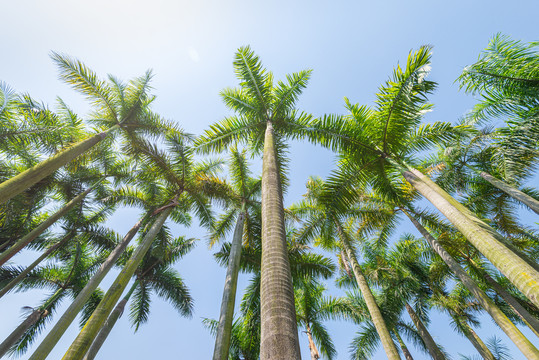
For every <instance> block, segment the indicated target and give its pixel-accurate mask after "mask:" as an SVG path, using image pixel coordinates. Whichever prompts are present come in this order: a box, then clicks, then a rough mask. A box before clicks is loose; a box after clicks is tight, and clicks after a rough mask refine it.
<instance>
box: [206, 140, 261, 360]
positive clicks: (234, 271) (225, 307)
mask: <svg viewBox="0 0 539 360" xmlns="http://www.w3.org/2000/svg"><path fill="white" fill-rule="evenodd" d="M229 167H230V175H231V181H232V186H229V187H227V188H225V189H224V192H225V193H226V196H225V198H226V199H225V200H226V207H227V210H226V212H225V213H224V214H223V215H222V216H221V218H220V220H219V222H218V223H217V224H216V225H215V226H214V229H213V231H212V234H211V239H212V242H214V241H216V240H218V239H219V238H220V237H222V236H223V235H224V234H225V233H226V231H227V230H228V229H230V227H231V225H232V221H233V219H234V217H237V220H236V226H235V230H234V236H233V239H232V245H231V248H230V250H231V253H230V257H229V259H230V262H229V263H228V267H227V272H226V280H225V288H224V291H223V300H222V301H221V314H220V316H219V325H218V326H217V329H216V331H217V332H216V337H215V348H214V351H213V359H214V360H219V359H221V360H226V359H228V352H229V347H230V337H231V334H232V321H233V318H234V303H235V298H236V287H237V282H238V273H239V269H240V258H241V248H242V240H243V238H244V237H247V238H249V237H250V236H252V235H251V234H249V232H248V231H247V232H245V230H244V228H245V226H244V223H245V222H247V226H246V228H247V229H250V228H251V225H250V224H249V222H250V219H249V212H248V210H249V208H250V207H253V206H257V207H259V206H260V205H259V201H258V199H257V197H258V196H259V195H260V184H261V182H260V180H258V179H254V178H252V177H251V176H250V171H249V168H248V164H247V161H246V159H245V151H243V152H241V153H240V152H239V151H238V150H237V149H232V150H231V156H230V161H229ZM224 195H225V194H224ZM247 240H249V239H247Z"/></svg>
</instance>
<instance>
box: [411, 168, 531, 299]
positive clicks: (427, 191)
mask: <svg viewBox="0 0 539 360" xmlns="http://www.w3.org/2000/svg"><path fill="white" fill-rule="evenodd" d="M402 173H403V176H404V177H405V178H406V180H408V182H409V183H410V184H411V185H412V186H413V187H414V188H415V189H416V190H417V191H419V193H421V195H423V196H424V197H425V198H426V199H427V200H429V201H430V202H431V203H432V204H433V205H434V206H435V207H436V208H437V209H438V210H439V211H440V212H441V213H442V214H444V216H445V217H447V219H449V221H451V222H452V223H453V225H455V227H456V228H457V229H458V230H459V231H460V232H461V233H462V234H463V235H464V236H465V237H466V238H467V239H468V241H470V242H471V243H472V245H473V246H475V247H476V248H477V249H478V250H479V251H480V252H481V253H482V254H483V255H484V256H485V257H486V258H487V259H488V260H489V261H490V262H491V263H492V264H493V265H494V266H496V267H497V268H498V269H499V270H500V271H501V272H502V274H504V275H505V276H506V277H507V278H508V279H509V280H510V281H511V282H512V283H513V284H514V285H515V286H516V287H517V288H518V289H519V290H520V291H521V292H522V293H523V294H524V295H526V297H527V298H528V299H530V301H532V302H533V303H534V304H535V305H537V306H539V272H538V271H537V270H536V269H534V268H533V267H532V266H531V265H530V264H528V263H527V262H526V261H525V260H523V259H522V258H521V257H519V256H518V255H516V254H515V253H514V252H513V251H511V250H510V249H508V248H507V246H505V245H504V244H503V242H502V241H500V240H499V239H497V238H496V237H499V235H497V234H496V232H495V231H494V230H493V229H492V228H490V227H489V226H488V225H487V224H485V223H484V222H483V221H481V220H480V219H479V218H477V217H476V216H475V215H474V214H473V213H472V212H471V211H469V210H468V209H467V208H466V207H464V206H463V205H462V204H460V203H459V202H457V201H456V200H455V199H453V197H451V196H450V195H449V194H448V193H446V192H445V191H444V190H443V189H442V188H440V187H439V186H438V185H436V184H435V183H434V182H433V181H432V180H430V179H429V178H428V177H427V176H425V175H424V174H422V173H421V172H420V171H418V170H416V169H413V168H409V169H408V170H403V172H402Z"/></svg>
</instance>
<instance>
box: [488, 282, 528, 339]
mask: <svg viewBox="0 0 539 360" xmlns="http://www.w3.org/2000/svg"><path fill="white" fill-rule="evenodd" d="M483 276H484V277H485V280H486V281H487V282H488V283H489V284H490V286H492V288H493V289H494V290H495V291H496V292H497V293H498V295H500V296H501V298H502V299H503V300H504V301H505V302H506V303H507V304H508V305H509V306H511V308H512V309H513V311H514V312H515V313H516V314H517V315H518V317H519V318H520V319H521V320H522V321H523V322H524V323H525V324H526V325H528V327H529V328H530V329H531V331H533V333H534V334H535V335H537V336H538V337H539V320H537V319H536V318H535V317H534V316H533V315H532V314H530V313H529V312H528V310H526V309H525V308H524V307H523V306H522V305H520V303H519V302H518V301H517V299H515V298H514V297H513V296H512V295H511V294H510V293H509V292H508V291H507V290H505V289H504V288H503V286H501V285H500V284H499V283H498V282H497V281H496V280H494V279H493V278H492V277H491V276H490V275H489V274H487V273H486V272H483Z"/></svg>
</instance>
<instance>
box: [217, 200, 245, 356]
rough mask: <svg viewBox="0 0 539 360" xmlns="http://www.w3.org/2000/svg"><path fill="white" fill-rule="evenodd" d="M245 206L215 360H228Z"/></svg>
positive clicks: (230, 267)
mask: <svg viewBox="0 0 539 360" xmlns="http://www.w3.org/2000/svg"><path fill="white" fill-rule="evenodd" d="M244 211H245V205H243V206H242V209H241V212H240V213H239V215H238V220H237V222H236V229H235V230H234V237H233V239H232V246H231V247H230V256H229V258H228V267H227V270H226V279H225V288H224V291H223V299H222V301H221V314H220V316H219V325H218V326H217V336H216V339H215V348H214V350H213V360H228V349H229V347H230V336H231V334H232V320H233V318H234V304H235V301H236V288H237V285H238V273H239V271H240V258H241V246H242V239H243V224H244V221H245V213H244Z"/></svg>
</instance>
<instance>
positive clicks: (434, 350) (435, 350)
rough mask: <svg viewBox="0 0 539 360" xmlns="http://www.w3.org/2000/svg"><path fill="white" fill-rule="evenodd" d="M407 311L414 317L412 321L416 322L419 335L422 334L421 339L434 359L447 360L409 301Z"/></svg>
mask: <svg viewBox="0 0 539 360" xmlns="http://www.w3.org/2000/svg"><path fill="white" fill-rule="evenodd" d="M406 311H408V314H409V315H410V318H412V321H413V322H414V325H415V327H416V328H417V330H418V331H419V335H420V336H421V339H423V342H424V343H425V345H426V346H427V349H428V350H429V354H430V356H432V358H433V359H434V360H446V357H445V355H444V354H443V353H442V352H441V351H440V348H439V347H438V345H437V344H436V342H435V341H434V339H433V338H432V336H431V335H430V333H429V331H428V330H427V328H426V326H425V325H424V324H423V322H422V321H421V319H420V318H419V316H417V314H416V313H415V311H414V309H412V307H411V306H410V305H409V304H408V303H406Z"/></svg>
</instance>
